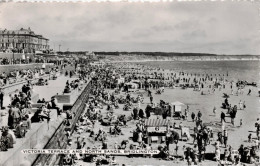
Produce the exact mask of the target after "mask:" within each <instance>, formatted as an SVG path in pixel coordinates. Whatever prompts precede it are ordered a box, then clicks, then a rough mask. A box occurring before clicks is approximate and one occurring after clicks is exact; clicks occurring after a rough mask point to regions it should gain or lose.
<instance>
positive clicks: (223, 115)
mask: <svg viewBox="0 0 260 166" xmlns="http://www.w3.org/2000/svg"><path fill="white" fill-rule="evenodd" d="M225 117H226V115H225V113H224V112H223V111H222V112H221V114H220V118H221V123H222V122H223V121H224V122H226V120H225Z"/></svg>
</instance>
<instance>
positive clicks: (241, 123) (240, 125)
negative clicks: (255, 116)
mask: <svg viewBox="0 0 260 166" xmlns="http://www.w3.org/2000/svg"><path fill="white" fill-rule="evenodd" d="M242 124H243V122H242V119H240V127H241V126H242Z"/></svg>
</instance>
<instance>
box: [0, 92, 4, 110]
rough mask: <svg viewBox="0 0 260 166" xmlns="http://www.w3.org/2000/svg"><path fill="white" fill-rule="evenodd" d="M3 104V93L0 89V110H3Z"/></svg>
mask: <svg viewBox="0 0 260 166" xmlns="http://www.w3.org/2000/svg"><path fill="white" fill-rule="evenodd" d="M3 103H4V92H3V90H2V88H0V110H2V109H4V106H3Z"/></svg>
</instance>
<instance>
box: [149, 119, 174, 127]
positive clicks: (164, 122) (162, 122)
mask: <svg viewBox="0 0 260 166" xmlns="http://www.w3.org/2000/svg"><path fill="white" fill-rule="evenodd" d="M168 124H170V122H169V121H168V120H167V119H146V120H145V121H144V126H147V127H148V126H150V127H156V126H168Z"/></svg>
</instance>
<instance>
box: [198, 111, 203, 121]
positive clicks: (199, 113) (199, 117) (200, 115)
mask: <svg viewBox="0 0 260 166" xmlns="http://www.w3.org/2000/svg"><path fill="white" fill-rule="evenodd" d="M197 117H198V120H200V119H201V117H202V113H201V112H200V111H199V112H198V114H197Z"/></svg>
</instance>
